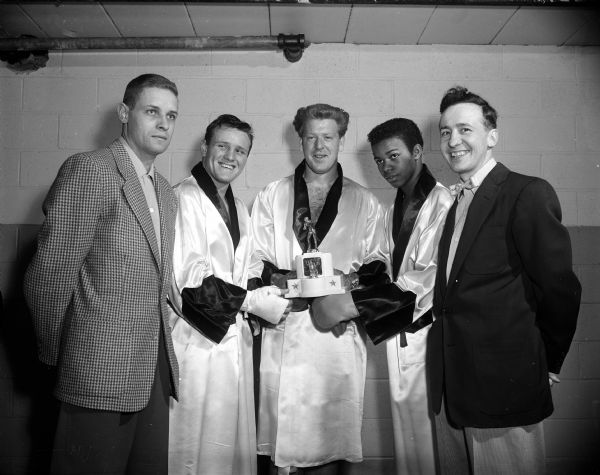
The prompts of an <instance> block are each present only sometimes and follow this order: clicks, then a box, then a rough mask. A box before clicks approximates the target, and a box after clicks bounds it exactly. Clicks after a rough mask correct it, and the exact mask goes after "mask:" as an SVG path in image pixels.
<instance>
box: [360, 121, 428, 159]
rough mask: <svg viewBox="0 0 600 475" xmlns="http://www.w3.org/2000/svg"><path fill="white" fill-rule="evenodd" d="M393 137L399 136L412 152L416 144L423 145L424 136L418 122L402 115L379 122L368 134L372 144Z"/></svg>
mask: <svg viewBox="0 0 600 475" xmlns="http://www.w3.org/2000/svg"><path fill="white" fill-rule="evenodd" d="M392 137H398V138H399V139H400V140H402V141H403V142H404V144H405V145H406V148H407V149H408V150H410V152H411V153H412V151H413V150H414V149H415V145H420V146H421V147H423V136H422V135H421V131H420V130H419V127H418V126H417V124H415V123H414V122H413V121H412V120H410V119H404V118H402V117H397V118H395V119H390V120H387V121H385V122H383V123H382V124H379V125H378V126H376V127H374V128H373V130H371V132H369V134H368V135H367V139H368V140H369V143H370V144H371V145H377V144H378V143H379V142H382V141H384V140H387V139H390V138H392Z"/></svg>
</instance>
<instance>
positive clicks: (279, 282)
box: [271, 271, 296, 289]
mask: <svg viewBox="0 0 600 475" xmlns="http://www.w3.org/2000/svg"><path fill="white" fill-rule="evenodd" d="M295 278H296V272H295V271H292V272H290V273H288V274H273V275H272V276H271V285H275V286H277V287H279V288H280V289H287V281H288V280H289V279H295Z"/></svg>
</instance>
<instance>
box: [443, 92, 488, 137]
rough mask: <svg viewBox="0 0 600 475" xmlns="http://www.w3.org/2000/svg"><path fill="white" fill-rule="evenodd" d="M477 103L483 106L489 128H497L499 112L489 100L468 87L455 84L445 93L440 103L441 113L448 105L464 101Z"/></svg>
mask: <svg viewBox="0 0 600 475" xmlns="http://www.w3.org/2000/svg"><path fill="white" fill-rule="evenodd" d="M465 102H467V103H470V104H476V105H478V106H479V107H481V112H482V113H483V121H484V122H483V123H484V124H485V126H486V127H487V128H488V129H495V128H496V123H497V121H498V113H497V112H496V109H494V108H493V107H492V106H491V105H490V104H489V103H488V101H486V100H485V99H484V98H483V97H481V96H480V95H478V94H475V93H474V92H471V91H469V90H468V89H467V88H466V87H462V86H455V87H453V88H450V89H448V90H447V91H446V94H444V97H443V98H442V102H441V103H440V114H443V113H444V111H445V110H446V109H448V107H450V106H453V105H455V104H462V103H465Z"/></svg>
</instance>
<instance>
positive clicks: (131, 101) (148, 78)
mask: <svg viewBox="0 0 600 475" xmlns="http://www.w3.org/2000/svg"><path fill="white" fill-rule="evenodd" d="M149 87H157V88H159V89H167V90H168V91H171V92H172V93H173V94H175V97H178V92H177V86H176V85H175V83H174V82H173V81H170V80H169V79H167V78H166V77H164V76H161V75H160V74H142V75H141V76H138V77H136V78H134V79H132V80H131V81H129V84H127V87H126V88H125V94H124V95H123V102H124V103H125V104H126V105H127V107H129V108H130V109H133V108H134V107H135V103H136V102H137V100H138V98H139V97H140V94H141V93H142V91H143V90H144V89H147V88H149Z"/></svg>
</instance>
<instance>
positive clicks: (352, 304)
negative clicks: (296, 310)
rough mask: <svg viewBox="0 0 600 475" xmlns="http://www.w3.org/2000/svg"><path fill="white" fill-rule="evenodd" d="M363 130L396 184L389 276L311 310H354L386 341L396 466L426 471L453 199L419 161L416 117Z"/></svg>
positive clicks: (410, 472)
mask: <svg viewBox="0 0 600 475" xmlns="http://www.w3.org/2000/svg"><path fill="white" fill-rule="evenodd" d="M368 137H369V142H370V143H371V147H372V151H373V156H374V159H375V162H376V164H377V166H378V168H379V172H380V173H381V175H382V176H383V177H384V178H385V179H386V180H387V181H388V182H389V183H390V184H391V185H392V186H394V187H395V188H397V189H398V191H397V194H396V200H395V202H394V205H393V206H392V207H391V209H389V210H388V212H387V213H386V214H385V234H384V236H383V238H384V242H383V243H382V245H381V250H382V251H383V252H384V253H385V254H386V255H387V258H388V263H389V272H390V275H391V277H392V280H393V283H390V284H385V285H379V286H377V287H372V288H366V289H357V290H355V291H353V292H352V294H351V295H350V294H347V295H345V296H331V297H326V298H319V299H315V301H314V313H315V318H316V320H317V321H318V322H319V323H320V325H322V326H323V327H326V328H327V327H329V326H332V325H337V324H339V322H340V321H343V320H344V319H347V318H352V317H357V318H356V321H359V322H360V321H365V322H367V327H366V328H367V331H368V332H369V335H370V336H371V337H372V339H373V341H374V342H375V343H378V342H380V341H383V340H386V345H387V359H388V370H389V376H390V379H389V382H390V396H391V404H392V422H393V426H394V449H395V451H394V452H395V459H396V469H397V473H398V474H403V475H404V474H407V475H430V474H435V472H436V457H435V452H434V442H433V440H434V439H433V433H432V427H433V418H432V414H431V411H430V408H429V405H428V401H427V389H426V388H427V387H426V379H425V348H426V340H427V333H428V331H429V328H430V327H431V325H430V324H431V322H432V321H433V320H432V316H431V307H432V304H433V286H434V283H435V274H436V270H437V248H438V242H439V238H440V235H441V232H442V228H443V224H444V222H445V217H446V214H447V213H448V210H449V208H450V207H451V206H452V202H453V198H452V196H451V194H450V192H449V191H448V190H447V189H446V188H445V187H444V186H443V185H441V184H440V183H436V180H435V179H434V178H433V176H432V175H431V174H430V172H429V170H428V169H427V167H426V166H425V165H424V164H423V163H422V155H423V138H422V136H421V132H420V131H419V129H418V127H417V125H416V124H415V123H414V122H412V121H411V120H409V119H400V118H399V119H391V120H389V121H386V122H384V123H383V124H380V125H378V126H377V127H375V128H374V129H373V130H372V131H371V132H370V133H369V136H368ZM383 302H385V303H383ZM411 302H412V305H411Z"/></svg>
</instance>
